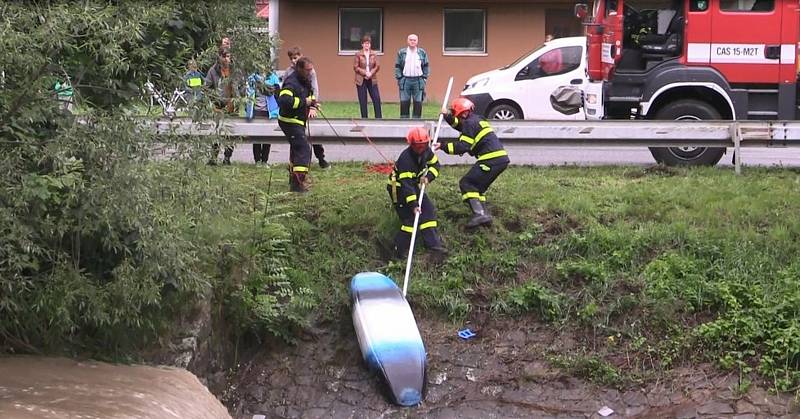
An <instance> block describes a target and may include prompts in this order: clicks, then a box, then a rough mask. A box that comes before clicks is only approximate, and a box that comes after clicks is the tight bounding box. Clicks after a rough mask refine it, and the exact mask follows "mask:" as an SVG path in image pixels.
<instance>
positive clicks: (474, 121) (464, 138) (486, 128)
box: [441, 112, 508, 161]
mask: <svg viewBox="0 0 800 419" xmlns="http://www.w3.org/2000/svg"><path fill="white" fill-rule="evenodd" d="M444 120H445V121H447V123H448V124H450V126H451V127H453V128H454V129H456V130H457V131H459V132H461V136H459V137H458V140H456V141H450V142H443V143H442V147H441V149H442V151H444V152H445V153H447V154H458V155H462V154H464V153H469V155H471V156H475V157H477V158H478V161H484V160H489V159H493V158H496V157H501V156H507V155H508V153H507V152H506V151H505V150H504V149H503V144H502V143H501V142H500V139H499V138H497V135H495V133H494V130H493V129H492V126H491V125H489V122H488V121H486V120H485V119H483V118H481V117H480V116H478V115H476V114H475V113H472V112H470V114H469V116H467V117H466V118H458V117H455V116H453V114H451V113H448V114H447V115H445V116H444Z"/></svg>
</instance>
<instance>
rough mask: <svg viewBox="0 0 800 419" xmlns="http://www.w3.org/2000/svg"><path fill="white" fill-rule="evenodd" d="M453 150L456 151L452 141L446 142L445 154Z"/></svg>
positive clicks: (451, 152)
mask: <svg viewBox="0 0 800 419" xmlns="http://www.w3.org/2000/svg"><path fill="white" fill-rule="evenodd" d="M455 152H456V149H455V147H454V146H453V143H447V154H453V153H455Z"/></svg>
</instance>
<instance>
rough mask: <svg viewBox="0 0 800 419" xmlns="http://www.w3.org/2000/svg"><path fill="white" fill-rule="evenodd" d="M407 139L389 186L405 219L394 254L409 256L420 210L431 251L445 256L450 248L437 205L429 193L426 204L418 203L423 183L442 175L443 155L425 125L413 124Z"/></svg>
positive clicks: (423, 231) (391, 196)
mask: <svg viewBox="0 0 800 419" xmlns="http://www.w3.org/2000/svg"><path fill="white" fill-rule="evenodd" d="M406 141H407V142H408V148H406V149H405V150H403V152H402V153H400V157H398V158H397V161H396V162H395V163H394V168H393V169H392V173H391V175H389V184H388V185H387V187H386V190H387V191H389V196H390V198H391V199H392V204H393V205H394V209H395V211H396V212H397V215H398V216H399V217H400V222H401V226H400V231H398V232H397V234H396V235H395V237H394V253H395V254H394V256H395V257H398V258H402V257H405V256H406V254H407V252H408V248H409V246H410V245H411V233H412V232H413V231H414V217H415V214H416V213H420V219H419V225H418V227H417V228H418V230H419V232H420V234H421V235H422V241H423V243H424V245H425V247H426V248H428V250H429V251H431V252H433V253H434V254H435V255H436V256H437V257H439V258H442V257H444V256H446V255H447V250H445V248H444V247H443V246H442V239H441V237H440V236H439V231H438V229H437V225H438V224H437V221H436V207H435V206H434V204H433V201H431V199H430V197H429V196H428V194H425V195H424V196H423V198H422V205H421V206H420V205H418V203H419V193H420V185H422V184H426V185H427V184H428V183H430V182H432V181H433V180H434V179H436V177H437V176H439V158H438V156H436V154H435V153H434V152H433V150H431V148H430V137H429V136H428V130H426V129H425V128H422V127H417V128H411V130H409V131H408V134H407V135H406Z"/></svg>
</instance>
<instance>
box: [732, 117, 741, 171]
mask: <svg viewBox="0 0 800 419" xmlns="http://www.w3.org/2000/svg"><path fill="white" fill-rule="evenodd" d="M730 130H731V139H732V140H733V165H734V170H735V171H736V174H737V175H741V174H742V153H741V151H742V148H741V142H742V128H741V127H740V126H739V123H738V122H733V123H731V128H730Z"/></svg>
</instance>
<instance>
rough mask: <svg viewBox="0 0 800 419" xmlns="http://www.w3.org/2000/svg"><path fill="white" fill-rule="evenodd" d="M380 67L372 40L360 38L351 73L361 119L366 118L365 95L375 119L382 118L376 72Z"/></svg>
mask: <svg viewBox="0 0 800 419" xmlns="http://www.w3.org/2000/svg"><path fill="white" fill-rule="evenodd" d="M380 69H381V65H380V64H379V63H378V55H377V54H375V51H373V50H372V38H370V36H369V35H364V37H362V38H361V49H360V50H358V51H357V52H356V56H355V59H354V60H353V71H355V73H356V93H358V103H359V105H361V117H362V118H367V117H368V115H367V93H369V97H370V98H372V106H373V108H374V109H375V118H382V117H383V116H382V115H381V93H380V91H378V79H377V75H378V71H379V70H380Z"/></svg>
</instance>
